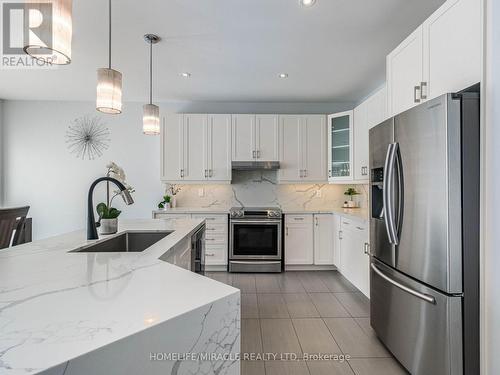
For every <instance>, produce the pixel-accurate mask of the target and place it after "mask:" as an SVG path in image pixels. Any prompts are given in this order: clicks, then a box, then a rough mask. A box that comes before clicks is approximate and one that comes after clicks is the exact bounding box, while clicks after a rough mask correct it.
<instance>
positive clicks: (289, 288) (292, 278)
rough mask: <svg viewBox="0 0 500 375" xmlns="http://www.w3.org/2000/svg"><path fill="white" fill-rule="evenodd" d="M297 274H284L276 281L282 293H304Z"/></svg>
mask: <svg viewBox="0 0 500 375" xmlns="http://www.w3.org/2000/svg"><path fill="white" fill-rule="evenodd" d="M298 274H299V272H285V273H282V274H281V277H280V278H279V280H278V283H279V286H280V289H281V292H282V293H305V292H306V290H305V289H304V287H303V286H302V283H301V282H300V278H299V275H298Z"/></svg>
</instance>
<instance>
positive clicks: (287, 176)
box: [278, 115, 302, 182]
mask: <svg viewBox="0 0 500 375" xmlns="http://www.w3.org/2000/svg"><path fill="white" fill-rule="evenodd" d="M301 147H302V119H301V116H299V115H285V116H280V169H279V172H278V173H279V174H278V176H279V181H280V182H296V181H300V179H301V176H302V173H301V172H302V153H301Z"/></svg>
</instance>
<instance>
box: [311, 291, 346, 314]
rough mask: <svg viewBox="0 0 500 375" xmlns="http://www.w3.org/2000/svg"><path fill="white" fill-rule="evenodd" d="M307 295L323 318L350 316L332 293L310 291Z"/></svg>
mask: <svg viewBox="0 0 500 375" xmlns="http://www.w3.org/2000/svg"><path fill="white" fill-rule="evenodd" d="M309 297H310V298H311V300H312V302H313V303H314V306H316V309H317V310H318V312H319V314H320V316H321V317H323V318H344V317H350V315H349V313H348V312H347V310H346V309H345V308H344V306H342V304H341V303H340V302H339V300H338V299H337V298H336V297H335V295H334V294H332V293H310V294H309Z"/></svg>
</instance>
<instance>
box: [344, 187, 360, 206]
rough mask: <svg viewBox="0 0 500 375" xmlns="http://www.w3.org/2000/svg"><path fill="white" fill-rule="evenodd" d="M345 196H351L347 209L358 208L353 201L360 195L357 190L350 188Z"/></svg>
mask: <svg viewBox="0 0 500 375" xmlns="http://www.w3.org/2000/svg"><path fill="white" fill-rule="evenodd" d="M344 195H347V196H349V201H348V202H347V207H349V208H354V207H356V202H354V201H353V197H354V196H355V195H359V193H358V192H357V191H356V189H355V188H353V187H350V188H348V189H347V190H346V191H345V192H344Z"/></svg>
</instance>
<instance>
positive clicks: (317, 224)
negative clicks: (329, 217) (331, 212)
mask: <svg viewBox="0 0 500 375" xmlns="http://www.w3.org/2000/svg"><path fill="white" fill-rule="evenodd" d="M315 219H316V226H319V223H318V218H317V217H315Z"/></svg>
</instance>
